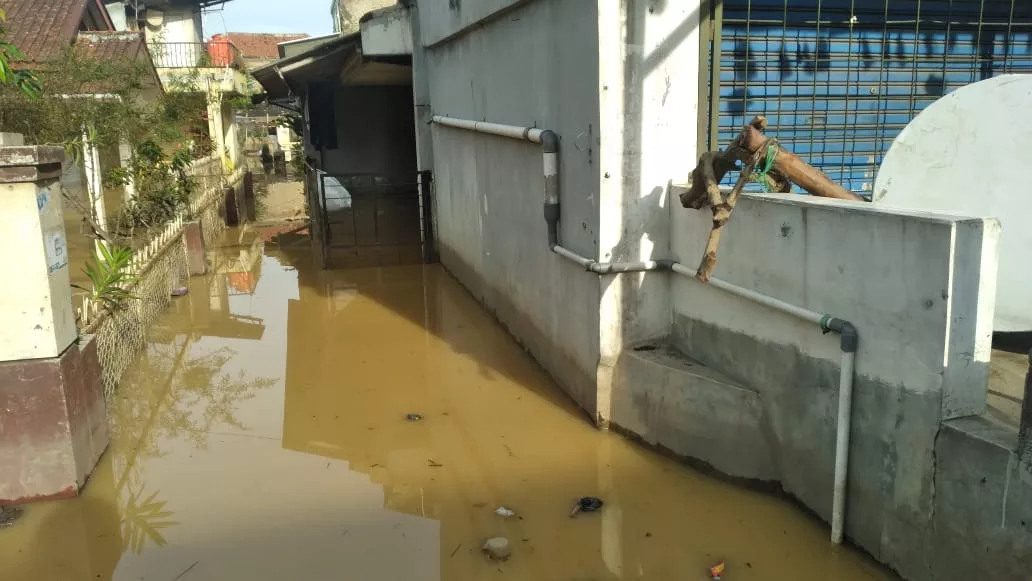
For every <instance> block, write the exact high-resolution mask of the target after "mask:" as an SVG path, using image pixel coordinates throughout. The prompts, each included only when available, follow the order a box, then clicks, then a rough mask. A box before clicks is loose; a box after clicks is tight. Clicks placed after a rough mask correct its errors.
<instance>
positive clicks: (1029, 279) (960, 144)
mask: <svg viewBox="0 0 1032 581" xmlns="http://www.w3.org/2000/svg"><path fill="white" fill-rule="evenodd" d="M1030 107H1032V75H1002V76H999V77H994V78H991V79H986V80H984V81H980V82H978V83H974V84H971V85H967V86H964V87H961V88H960V89H957V90H956V91H954V92H952V93H950V94H948V95H946V96H944V97H942V98H941V99H939V100H938V101H936V102H934V103H932V104H931V105H930V106H928V108H926V109H925V110H924V111H922V112H921V113H920V114H919V115H918V116H917V117H915V118H914V120H913V121H911V122H910V124H908V125H907V126H906V128H905V129H904V130H903V131H902V132H901V133H900V134H899V136H898V137H896V139H895V140H894V141H893V142H892V146H891V147H890V148H889V151H888V153H886V155H885V159H884V161H882V164H881V168H879V170H878V176H877V178H876V179H875V182H874V197H873V201H874V203H875V204H878V205H884V206H889V207H893V208H905V209H910V210H925V211H930V212H942V213H948V214H960V215H967V216H972V217H992V218H996V219H998V220H999V221H1000V224H1001V226H1002V228H1003V230H1002V233H1001V235H1000V261H999V275H998V277H997V285H996V315H995V317H994V319H993V329H994V331H997V332H1026V331H1032V191H1030V190H1032V181H1030V178H1029V174H1028V169H1027V167H1028V156H1029V152H1030V151H1032V129H1030V128H1029V127H1028V125H1027V122H1026V118H1027V115H1028V111H1029V109H1030Z"/></svg>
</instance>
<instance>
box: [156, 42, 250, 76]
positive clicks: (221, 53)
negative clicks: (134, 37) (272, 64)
mask: <svg viewBox="0 0 1032 581" xmlns="http://www.w3.org/2000/svg"><path fill="white" fill-rule="evenodd" d="M147 46H148V49H149V50H150V54H151V60H153V61H154V67H155V68H159V69H189V68H227V67H229V68H239V67H241V66H242V64H241V63H242V60H241V57H240V51H239V50H238V49H237V47H236V46H234V45H233V44H232V43H230V42H229V41H226V40H211V41H208V42H154V43H150V44H148V45H147Z"/></svg>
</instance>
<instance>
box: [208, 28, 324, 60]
mask: <svg viewBox="0 0 1032 581" xmlns="http://www.w3.org/2000/svg"><path fill="white" fill-rule="evenodd" d="M223 36H228V38H229V42H230V43H231V44H232V45H233V46H235V47H237V50H239V51H240V56H242V57H244V58H264V59H278V58H279V56H280V55H279V47H277V46H276V45H278V44H279V43H281V42H290V41H294V40H301V39H304V38H308V35H307V34H265V33H252V32H230V33H229V34H228V35H221V34H217V35H215V38H222V37H223ZM213 40H214V38H213Z"/></svg>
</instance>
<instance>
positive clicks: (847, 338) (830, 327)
mask: <svg viewBox="0 0 1032 581" xmlns="http://www.w3.org/2000/svg"><path fill="white" fill-rule="evenodd" d="M821 328H822V329H824V330H825V331H834V332H836V333H838V334H839V337H840V338H841V341H840V345H841V348H842V352H843V353H856V349H857V347H858V346H859V344H860V333H859V332H857V330H856V327H854V326H853V323H850V322H849V321H846V320H845V319H839V318H836V317H825V319H824V320H823V321H821Z"/></svg>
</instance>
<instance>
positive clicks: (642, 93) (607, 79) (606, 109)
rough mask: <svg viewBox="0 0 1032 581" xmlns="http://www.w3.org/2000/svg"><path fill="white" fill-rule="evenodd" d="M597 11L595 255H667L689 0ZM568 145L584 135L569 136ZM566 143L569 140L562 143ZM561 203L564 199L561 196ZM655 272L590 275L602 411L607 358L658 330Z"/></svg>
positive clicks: (663, 328)
mask: <svg viewBox="0 0 1032 581" xmlns="http://www.w3.org/2000/svg"><path fill="white" fill-rule="evenodd" d="M598 10H599V22H598V28H599V45H598V51H599V62H600V73H599V87H598V99H599V102H600V107H601V122H600V125H599V128H598V130H597V131H595V132H594V133H593V134H591V135H590V137H591V138H594V137H595V136H598V139H599V147H598V151H599V164H600V167H601V170H602V176H601V185H600V206H601V212H600V215H601V224H600V227H599V253H600V254H599V259H600V260H610V261H637V260H647V259H659V258H668V257H669V256H670V217H669V200H670V196H669V184H670V182H671V180H675V181H679V180H683V179H684V178H686V177H687V173H686V172H688V171H690V170H691V167H690V166H691V163H686V160H691V159H694V158H695V151H694V145H695V143H694V140H693V139H686V137H687V136H692V135H695V133H696V124H697V118H698V112H697V102H698V91H699V88H698V67H699V38H698V21H699V2H698V1H697V0H687V1H682V2H659V1H653V0H620V1H611V0H604V1H599V2H598ZM576 140H577V141H576V142H575V144H572V145H574V146H575V147H576V144H577V143H581V142H583V141H586V139H584V137H583V136H576ZM566 149H567V150H568V149H570V147H569V146H567V148H566ZM564 206H565V201H564ZM668 278H669V277H668V275H667V274H665V273H655V274H625V275H621V276H605V277H601V278H600V279H599V285H600V292H601V294H602V299H601V305H600V307H599V317H600V336H599V342H600V361H599V373H598V401H599V404H598V405H599V413H598V419H599V421H600V423H602V424H605V422H606V421H607V419H608V416H609V411H608V410H607V405H608V402H609V401H610V397H609V389H610V383H611V381H612V375H613V366H614V365H615V363H616V361H617V358H618V357H619V355H620V353H621V352H622V351H623V350H624V348H625V347H626V346H627V345H630V344H633V343H636V342H637V341H640V340H642V339H645V338H651V337H658V336H663V335H666V334H667V333H668V332H669V328H670V313H671V310H670V283H669V280H668Z"/></svg>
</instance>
